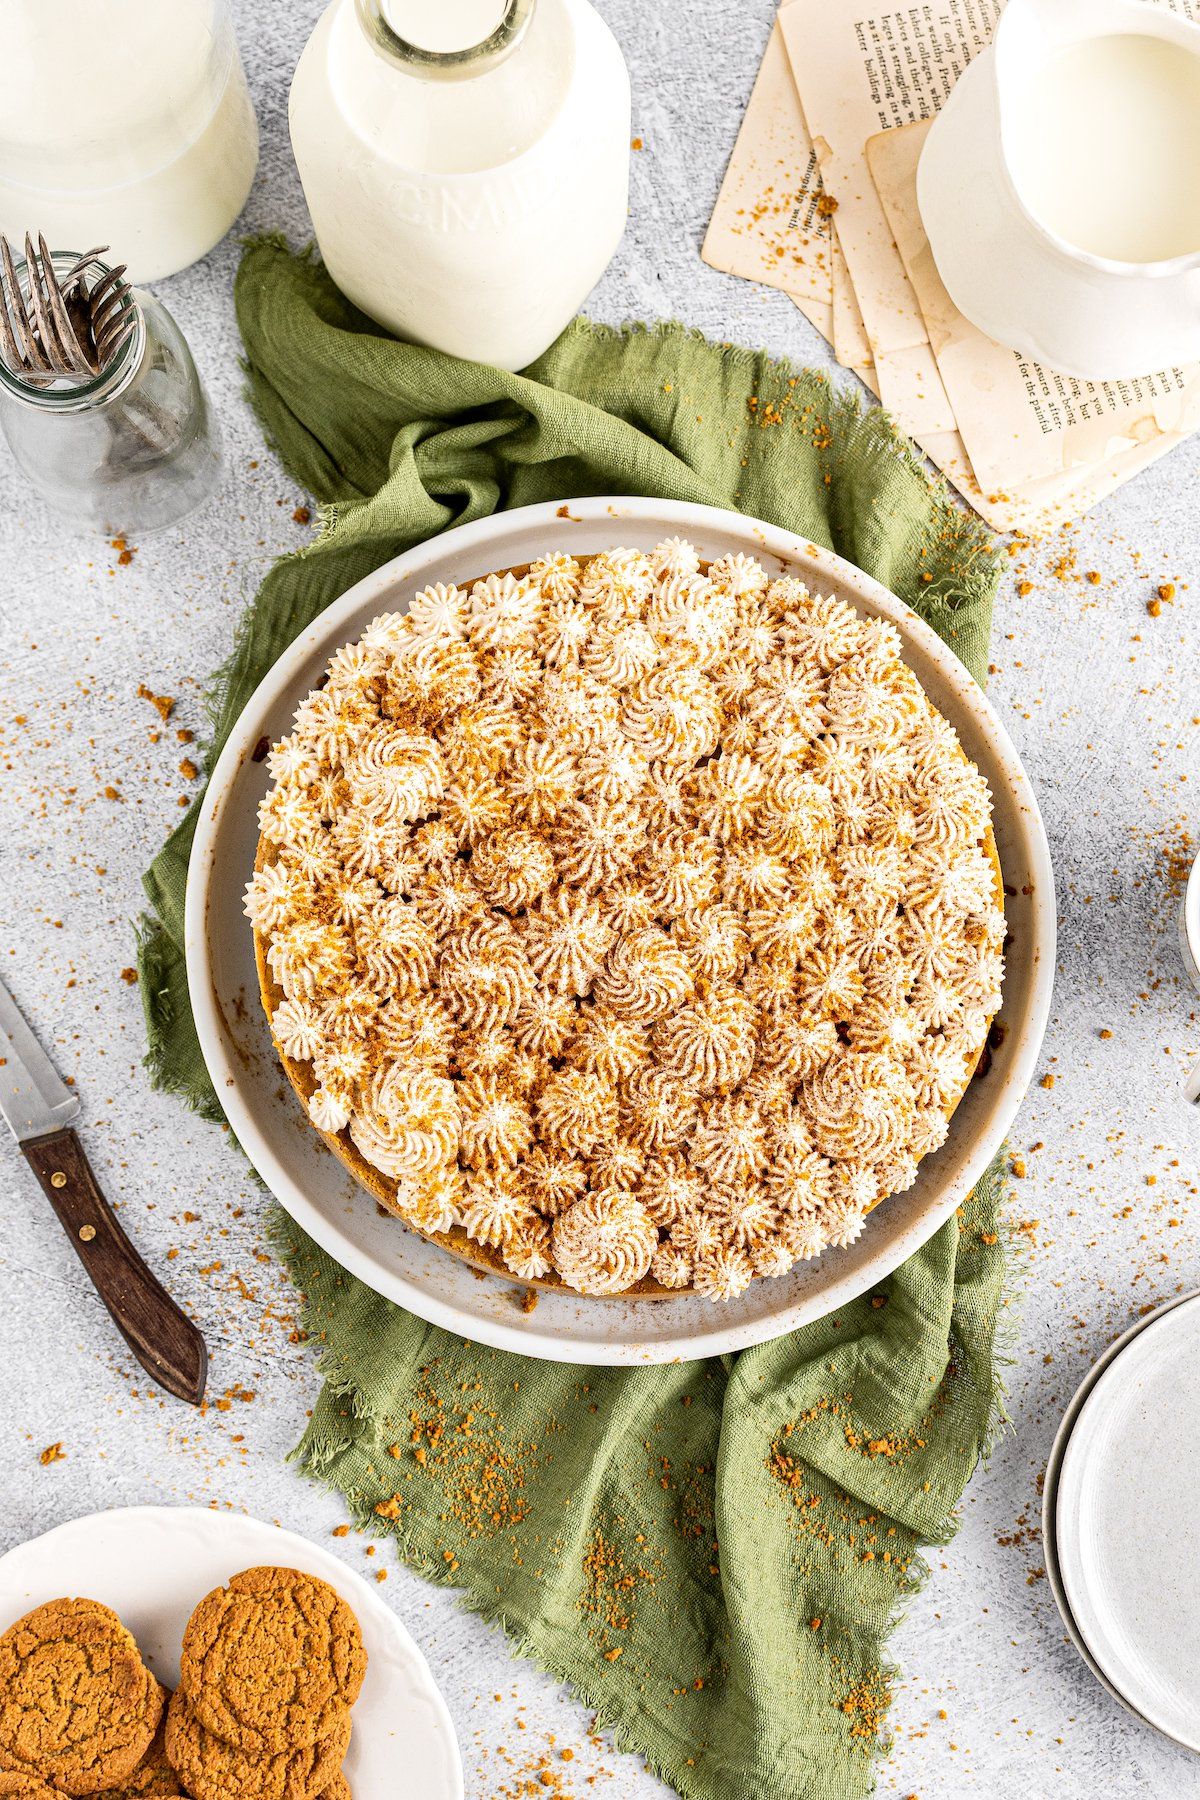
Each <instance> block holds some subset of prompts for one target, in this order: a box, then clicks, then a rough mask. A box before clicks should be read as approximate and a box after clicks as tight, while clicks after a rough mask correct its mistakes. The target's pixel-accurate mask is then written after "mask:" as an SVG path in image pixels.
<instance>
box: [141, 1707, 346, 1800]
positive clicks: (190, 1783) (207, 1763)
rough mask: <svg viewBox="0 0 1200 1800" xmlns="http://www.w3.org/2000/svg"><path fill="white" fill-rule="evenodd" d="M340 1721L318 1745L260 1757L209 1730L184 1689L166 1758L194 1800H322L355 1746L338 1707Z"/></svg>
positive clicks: (173, 1710) (172, 1714)
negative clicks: (351, 1747)
mask: <svg viewBox="0 0 1200 1800" xmlns="http://www.w3.org/2000/svg"><path fill="white" fill-rule="evenodd" d="M335 1718H336V1724H335V1728H334V1729H333V1730H332V1731H331V1732H330V1734H329V1736H328V1737H324V1738H320V1739H319V1740H318V1741H317V1742H316V1743H315V1744H309V1745H308V1746H307V1747H306V1748H304V1749H300V1750H295V1749H292V1750H285V1751H282V1752H279V1753H277V1754H273V1755H272V1754H267V1755H263V1756H259V1755H255V1754H254V1752H253V1751H247V1750H242V1749H239V1748H238V1747H237V1746H236V1745H234V1744H227V1743H226V1742H225V1741H224V1739H223V1738H219V1737H217V1736H215V1735H214V1733H213V1732H211V1731H208V1730H206V1729H205V1727H204V1726H203V1725H202V1724H201V1723H200V1720H199V1718H198V1717H197V1715H196V1713H195V1711H194V1710H193V1707H192V1704H191V1701H190V1698H189V1696H188V1695H187V1693H185V1691H184V1689H183V1687H182V1686H180V1687H178V1688H176V1690H175V1692H174V1694H173V1695H172V1696H171V1702H170V1705H169V1706H168V1707H167V1755H168V1757H169V1758H170V1761H171V1766H172V1767H173V1768H174V1770H175V1773H176V1774H177V1775H178V1776H179V1779H180V1780H181V1781H182V1783H183V1785H184V1787H185V1788H186V1789H187V1792H188V1793H189V1794H190V1795H192V1796H193V1800H317V1797H318V1796H319V1795H321V1794H323V1793H324V1792H325V1790H326V1789H327V1788H328V1787H329V1786H330V1784H331V1783H332V1782H333V1781H334V1780H335V1779H336V1777H337V1773H338V1771H339V1769H340V1768H341V1766H342V1758H343V1757H344V1756H345V1754H346V1751H347V1749H348V1747H349V1744H350V1713H349V1709H348V1708H347V1707H344V1706H339V1707H337V1709H336V1713H335Z"/></svg>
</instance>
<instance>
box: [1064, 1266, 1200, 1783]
mask: <svg viewBox="0 0 1200 1800" xmlns="http://www.w3.org/2000/svg"><path fill="white" fill-rule="evenodd" d="M1198 1368H1200V1296H1192V1297H1191V1298H1190V1299H1187V1300H1185V1301H1183V1302H1181V1303H1180V1304H1179V1305H1177V1306H1171V1307H1169V1308H1167V1309H1165V1310H1164V1311H1163V1312H1161V1313H1160V1314H1158V1315H1157V1316H1156V1317H1155V1318H1153V1319H1151V1320H1150V1321H1148V1323H1147V1325H1146V1326H1145V1328H1144V1329H1143V1330H1141V1331H1135V1332H1134V1333H1133V1334H1132V1335H1131V1336H1130V1337H1129V1339H1128V1341H1127V1342H1126V1344H1125V1346H1124V1348H1123V1349H1122V1350H1120V1352H1119V1353H1118V1354H1116V1355H1114V1356H1113V1357H1112V1360H1111V1361H1109V1362H1107V1364H1106V1366H1105V1367H1104V1368H1103V1370H1102V1372H1101V1373H1100V1375H1099V1376H1098V1378H1097V1379H1096V1380H1095V1381H1094V1383H1093V1384H1092V1385H1091V1387H1090V1390H1089V1392H1088V1394H1087V1397H1086V1399H1085V1400H1084V1402H1083V1405H1082V1406H1081V1407H1080V1409H1079V1413H1078V1416H1077V1418H1076V1419H1075V1422H1074V1425H1073V1427H1072V1429H1071V1431H1070V1436H1069V1437H1068V1439H1067V1444H1066V1448H1065V1450H1064V1452H1063V1455H1062V1462H1061V1467H1060V1468H1059V1470H1058V1482H1057V1497H1056V1501H1055V1553H1056V1557H1057V1563H1058V1573H1059V1577H1060V1580H1061V1582H1062V1587H1063V1592H1064V1595H1065V1597H1066V1602H1067V1606H1068V1608H1069V1610H1070V1615H1071V1618H1072V1620H1073V1621H1074V1626H1075V1629H1076V1630H1077V1631H1078V1633H1079V1635H1080V1637H1081V1638H1082V1639H1083V1642H1084V1645H1085V1646H1086V1649H1087V1652H1088V1653H1089V1654H1088V1660H1089V1661H1093V1662H1094V1663H1095V1665H1096V1666H1097V1667H1098V1669H1099V1671H1100V1672H1101V1675H1102V1677H1103V1679H1104V1680H1105V1684H1106V1685H1107V1686H1110V1687H1111V1688H1112V1689H1113V1690H1114V1691H1115V1692H1116V1694H1117V1696H1118V1698H1120V1699H1121V1700H1123V1701H1124V1702H1125V1703H1126V1705H1128V1706H1129V1707H1130V1708H1131V1709H1132V1710H1133V1711H1134V1712H1136V1713H1138V1714H1140V1716H1141V1717H1142V1718H1143V1719H1145V1720H1146V1721H1147V1723H1149V1724H1151V1725H1153V1726H1155V1727H1156V1728H1157V1729H1158V1730H1159V1731H1162V1732H1164V1733H1165V1734H1166V1735H1167V1736H1168V1737H1171V1738H1174V1739H1175V1741H1176V1742H1177V1743H1180V1744H1183V1745H1185V1746H1186V1748H1188V1749H1189V1750H1195V1751H1200V1611H1198V1610H1197V1606H1196V1568H1197V1563H1198V1561H1200V1516H1198V1515H1197V1511H1196V1494H1197V1491H1200V1382H1197V1380H1196V1371H1197V1369H1198Z"/></svg>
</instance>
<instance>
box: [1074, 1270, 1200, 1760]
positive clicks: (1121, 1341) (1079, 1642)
mask: <svg viewBox="0 0 1200 1800" xmlns="http://www.w3.org/2000/svg"><path fill="white" fill-rule="evenodd" d="M1196 1297H1197V1296H1196V1295H1195V1294H1176V1295H1175V1296H1174V1298H1173V1299H1170V1300H1166V1301H1164V1302H1163V1304H1162V1305H1161V1306H1160V1307H1157V1308H1156V1309H1155V1310H1154V1312H1152V1313H1149V1314H1147V1316H1146V1317H1145V1318H1144V1319H1139V1320H1138V1321H1137V1323H1136V1325H1131V1326H1130V1328H1129V1330H1128V1331H1125V1332H1122V1334H1121V1336H1120V1337H1119V1338H1116V1339H1115V1340H1114V1341H1113V1342H1112V1343H1111V1344H1110V1345H1109V1346H1108V1349H1107V1350H1106V1351H1105V1352H1104V1354H1103V1355H1102V1356H1100V1357H1099V1358H1098V1360H1097V1361H1096V1362H1094V1363H1093V1364H1092V1366H1091V1368H1090V1369H1089V1370H1088V1372H1087V1374H1086V1375H1085V1376H1084V1378H1083V1380H1082V1381H1081V1382H1080V1384H1079V1386H1078V1388H1077V1389H1076V1391H1075V1393H1074V1395H1073V1397H1072V1399H1071V1404H1070V1405H1069V1406H1068V1407H1067V1410H1066V1412H1065V1413H1064V1414H1063V1416H1062V1422H1061V1423H1060V1425H1059V1427H1058V1430H1057V1432H1056V1433H1055V1436H1054V1443H1053V1444H1052V1446H1051V1449H1050V1456H1049V1459H1048V1461H1047V1463H1046V1478H1045V1480H1044V1482H1043V1483H1042V1551H1043V1554H1044V1556H1045V1559H1046V1578H1047V1580H1048V1581H1049V1583H1050V1591H1051V1593H1052V1594H1053V1595H1054V1600H1055V1604H1056V1605H1057V1607H1058V1610H1059V1613H1060V1614H1061V1615H1062V1622H1063V1624H1064V1625H1065V1626H1066V1628H1067V1631H1068V1632H1069V1634H1070V1638H1071V1642H1072V1643H1073V1644H1074V1646H1075V1648H1076V1650H1078V1652H1079V1654H1080V1656H1081V1657H1082V1659H1083V1661H1084V1662H1085V1663H1086V1664H1087V1666H1088V1668H1089V1669H1090V1670H1091V1672H1092V1674H1093V1675H1094V1676H1095V1677H1096V1680H1097V1681H1098V1682H1099V1683H1100V1685H1101V1687H1102V1688H1105V1689H1107V1691H1108V1692H1109V1693H1110V1694H1111V1695H1112V1697H1113V1699H1114V1700H1117V1701H1119V1702H1120V1704H1121V1705H1122V1706H1123V1707H1125V1708H1126V1710H1127V1711H1129V1712H1131V1713H1133V1715H1134V1717H1135V1718H1138V1719H1141V1720H1142V1723H1143V1724H1146V1723H1148V1721H1147V1720H1146V1719H1144V1718H1142V1714H1141V1713H1140V1712H1138V1710H1137V1708H1136V1707H1135V1706H1134V1705H1133V1703H1132V1702H1131V1701H1130V1700H1128V1699H1127V1698H1126V1696H1125V1695H1124V1694H1122V1693H1121V1692H1120V1691H1119V1689H1117V1688H1116V1687H1114V1686H1113V1684H1112V1682H1111V1681H1110V1680H1109V1678H1108V1676H1107V1675H1106V1674H1105V1673H1104V1670H1103V1669H1102V1668H1101V1667H1100V1664H1099V1663H1098V1662H1097V1661H1096V1659H1095V1657H1094V1656H1093V1655H1092V1652H1091V1649H1090V1647H1089V1645H1088V1642H1087V1640H1086V1638H1085V1637H1084V1636H1083V1633H1082V1632H1081V1631H1080V1629H1079V1626H1078V1624H1077V1622H1076V1619H1075V1615H1074V1613H1073V1612H1072V1611H1071V1604H1070V1601H1069V1600H1068V1598H1067V1591H1066V1588H1065V1587H1064V1586H1063V1578H1062V1569H1061V1567H1060V1566H1059V1560H1058V1484H1059V1477H1060V1475H1061V1473H1062V1464H1063V1458H1064V1456H1065V1455H1066V1451H1067V1445H1068V1444H1069V1443H1070V1441H1071V1433H1072V1432H1073V1431H1074V1429H1075V1424H1076V1421H1077V1420H1078V1418H1079V1415H1080V1413H1081V1412H1082V1411H1083V1407H1084V1404H1085V1402H1086V1400H1087V1398H1088V1395H1089V1394H1090V1393H1091V1391H1092V1389H1093V1388H1094V1387H1095V1385H1096V1383H1097V1382H1098V1381H1099V1379H1100V1377H1101V1376H1102V1375H1103V1373H1104V1371H1105V1369H1107V1368H1108V1366H1109V1364H1110V1363H1112V1362H1114V1361H1115V1360H1116V1358H1117V1357H1118V1356H1120V1355H1121V1353H1122V1351H1124V1350H1125V1348H1126V1347H1127V1345H1129V1344H1131V1343H1132V1342H1133V1339H1134V1338H1135V1337H1137V1336H1138V1334H1139V1332H1142V1331H1145V1330H1146V1328H1147V1326H1149V1325H1152V1324H1153V1323H1154V1321H1155V1320H1156V1319H1160V1318H1162V1316H1163V1314H1164V1313H1168V1312H1172V1311H1173V1310H1174V1308H1175V1307H1177V1306H1183V1305H1185V1304H1186V1303H1187V1302H1188V1301H1189V1300H1193V1299H1195V1298H1196Z"/></svg>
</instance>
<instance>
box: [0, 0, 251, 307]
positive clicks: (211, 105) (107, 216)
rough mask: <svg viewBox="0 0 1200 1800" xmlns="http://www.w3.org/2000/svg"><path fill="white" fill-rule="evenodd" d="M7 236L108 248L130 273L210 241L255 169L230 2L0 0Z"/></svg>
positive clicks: (179, 257) (136, 275)
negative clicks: (29, 234)
mask: <svg viewBox="0 0 1200 1800" xmlns="http://www.w3.org/2000/svg"><path fill="white" fill-rule="evenodd" d="M0 14H2V16H3V26H4V47H3V55H2V56H0V231H3V232H4V233H5V235H6V236H7V237H9V238H10V239H12V240H13V242H15V243H18V244H19V243H21V242H23V240H24V236H25V233H26V231H29V232H32V234H33V237H34V240H35V241H36V239H37V234H38V233H39V231H40V232H42V233H43V234H44V235H45V237H46V240H47V242H48V243H49V244H50V246H51V248H52V249H54V250H76V251H78V252H80V253H81V254H82V253H83V251H85V250H88V249H90V248H91V247H92V246H93V245H98V244H111V245H112V248H113V251H114V253H115V260H117V261H120V262H123V263H126V264H128V268H129V275H130V279H131V280H133V281H154V280H157V279H158V278H159V277H160V276H163V275H173V274H174V273H175V272H176V270H178V269H183V268H186V267H187V265H188V264H189V263H193V262H195V261H196V259H197V258H198V257H201V256H203V255H205V253H206V252H207V251H209V250H211V249H212V247H213V245H214V244H215V243H217V242H218V240H219V239H220V238H222V237H224V235H225V233H226V232H227V231H228V230H229V227H230V226H231V225H232V224H233V221H234V220H235V219H236V218H237V216H238V214H239V213H240V212H241V210H242V207H243V206H244V205H245V202H246V196H247V194H248V193H249V192H250V184H251V182H252V181H253V179H254V171H255V168H256V166H257V163H258V127H257V125H256V124H255V119H254V109H253V107H252V106H251V104H250V96H249V94H248V92H247V90H246V77H245V75H244V73H243V71H242V64H241V58H240V57H239V55H238V48H237V42H236V40H235V38H234V33H233V21H232V18H231V16H230V10H229V0H104V4H103V5H99V4H97V0H3V4H2V6H0Z"/></svg>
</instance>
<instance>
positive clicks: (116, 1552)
mask: <svg viewBox="0 0 1200 1800" xmlns="http://www.w3.org/2000/svg"><path fill="white" fill-rule="evenodd" d="M260 1563H276V1564H279V1565H280V1566H281V1567H283V1568H287V1569H303V1570H304V1571H305V1573H306V1574H309V1575H319V1576H320V1577H321V1579H322V1580H323V1581H327V1582H329V1584H330V1586H331V1587H333V1588H335V1589H336V1590H337V1592H338V1593H339V1594H340V1595H341V1596H342V1598H343V1600H345V1601H346V1602H347V1603H348V1604H349V1605H350V1606H352V1607H353V1608H354V1611H355V1613H356V1614H357V1617H358V1622H359V1625H360V1627H361V1628H362V1636H363V1645H364V1647H365V1649H366V1652H367V1673H366V1679H365V1680H364V1682H363V1686H362V1692H361V1694H360V1695H359V1697H358V1699H357V1701H356V1702H355V1705H354V1714H353V1731H352V1733H351V1737H350V1748H349V1750H348V1751H347V1752H346V1762H345V1771H346V1778H347V1780H348V1781H349V1783H350V1789H351V1792H352V1793H353V1795H354V1800H462V1796H463V1772H462V1762H461V1759H460V1757H459V1753H458V1744H457V1742H456V1741H455V1736H454V1726H453V1725H452V1724H451V1721H450V1714H449V1712H448V1710H447V1707H446V1703H445V1701H444V1700H443V1699H442V1696H441V1694H440V1693H439V1692H438V1690H437V1688H436V1687H435V1685H434V1681H433V1676H432V1675H431V1674H430V1673H429V1668H428V1665H427V1664H426V1662H425V1658H424V1657H423V1656H422V1655H421V1652H420V1651H419V1650H418V1649H417V1646H416V1645H415V1644H414V1643H413V1640H412V1639H411V1638H410V1637H409V1635H408V1633H407V1631H406V1630H405V1629H404V1627H403V1625H402V1624H401V1623H400V1621H399V1619H398V1618H397V1617H396V1615H395V1613H394V1612H392V1610H391V1608H390V1607H388V1606H386V1605H385V1604H384V1602H383V1600H382V1599H381V1598H380V1597H379V1595H378V1593H377V1591H376V1590H375V1589H374V1588H372V1587H371V1586H369V1585H368V1583H367V1582H365V1581H364V1580H363V1578H362V1576H361V1575H356V1574H355V1572H354V1570H353V1569H348V1568H347V1567H346V1565H345V1563H344V1562H342V1561H341V1560H340V1558H339V1557H336V1556H334V1555H333V1553H332V1552H331V1551H329V1550H322V1549H320V1548H319V1547H318V1545H316V1544H310V1543H309V1542H308V1540H307V1539H306V1538H302V1537H297V1536H296V1534H295V1532H294V1531H281V1530H280V1529H279V1527H278V1526H275V1525H266V1524H264V1523H263V1522H262V1521H261V1520H259V1519H247V1518H243V1517H240V1516H239V1515H237V1514H231V1513H224V1512H213V1511H212V1510H211V1509H210V1508H209V1507H203V1506H121V1507H115V1508H113V1509H112V1510H110V1511H108V1512H100V1513H90V1514H88V1515H87V1516H85V1517H84V1518H81V1519H72V1520H71V1522H70V1524H68V1525H59V1526H57V1527H56V1528H55V1529H54V1530H53V1531H47V1532H45V1533H44V1534H43V1535H42V1536H41V1537H37V1538H31V1539H30V1540H29V1542H28V1543H25V1544H18V1545H17V1546H16V1548H15V1549H12V1550H10V1551H9V1552H8V1554H7V1555H6V1556H3V1557H0V1631H7V1630H8V1627H9V1626H10V1625H12V1624H14V1623H15V1622H16V1620H17V1619H20V1618H22V1617H23V1616H24V1615H25V1614H26V1613H27V1612H31V1611H32V1610H33V1608H34V1607H35V1606H41V1605H43V1604H44V1603H45V1602H46V1601H47V1600H56V1599H58V1598H59V1596H60V1595H62V1594H74V1595H82V1596H85V1597H86V1598H87V1599H89V1600H99V1601H101V1602H102V1603H103V1605H105V1606H111V1607H112V1609H113V1611H114V1612H116V1613H118V1614H119V1615H120V1617H121V1619H122V1620H123V1621H124V1623H125V1625H126V1626H127V1627H128V1629H129V1630H130V1631H131V1632H132V1633H133V1635H134V1637H135V1638H136V1639H137V1642H138V1648H139V1649H140V1650H141V1653H142V1656H143V1657H144V1658H145V1660H146V1662H147V1664H148V1665H149V1667H150V1668H151V1669H152V1670H153V1671H154V1673H155V1675H157V1677H158V1679H159V1680H160V1681H161V1682H163V1683H164V1684H165V1685H166V1686H167V1687H169V1688H173V1687H174V1686H175V1685H176V1683H177V1682H178V1680H179V1647H180V1644H181V1642H182V1640H183V1629H184V1626H185V1625H186V1624H187V1622H188V1619H189V1618H190V1616H191V1613H192V1609H193V1607H194V1606H195V1605H196V1604H197V1602H198V1601H200V1600H203V1598H204V1596H205V1594H207V1593H209V1592H211V1590H212V1589H213V1588H215V1587H221V1586H223V1585H224V1583H225V1582H227V1581H228V1580H229V1577H230V1576H231V1575H236V1574H237V1573H238V1571H239V1570H240V1569H250V1568H254V1567H255V1566H256V1565H257V1564H260Z"/></svg>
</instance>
